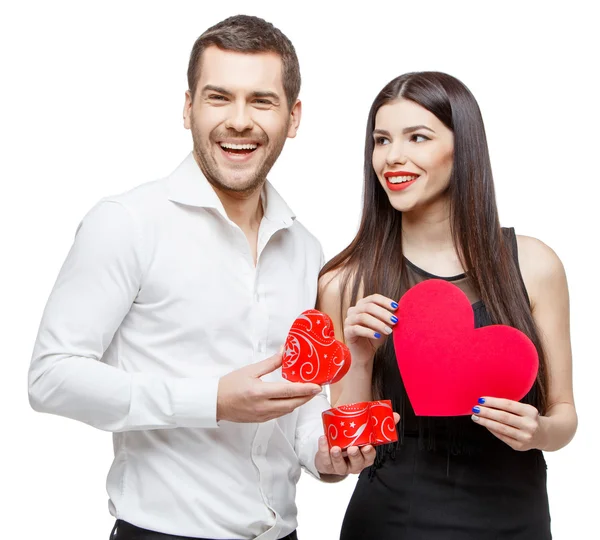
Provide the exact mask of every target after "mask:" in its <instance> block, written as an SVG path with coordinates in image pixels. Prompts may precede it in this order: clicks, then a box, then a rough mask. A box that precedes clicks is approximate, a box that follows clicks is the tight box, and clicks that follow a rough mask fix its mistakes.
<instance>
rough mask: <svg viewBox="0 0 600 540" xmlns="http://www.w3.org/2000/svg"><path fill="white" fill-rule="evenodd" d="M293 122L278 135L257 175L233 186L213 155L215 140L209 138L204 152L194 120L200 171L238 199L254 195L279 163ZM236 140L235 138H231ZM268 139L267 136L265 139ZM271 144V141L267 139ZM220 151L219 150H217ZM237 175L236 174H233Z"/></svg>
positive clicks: (196, 153)
mask: <svg viewBox="0 0 600 540" xmlns="http://www.w3.org/2000/svg"><path fill="white" fill-rule="evenodd" d="M290 123H291V120H290V121H289V122H287V125H286V126H285V128H284V129H282V131H281V133H280V134H279V135H277V137H276V139H274V141H275V146H274V147H273V148H272V149H271V151H270V152H269V154H268V155H267V156H266V159H264V161H263V162H262V163H261V164H260V165H259V168H258V170H257V171H256V173H255V174H254V175H253V176H252V177H251V178H250V179H249V180H247V181H246V182H244V183H243V184H240V185H232V184H231V183H229V182H227V178H224V177H223V174H222V173H221V171H220V170H219V167H218V165H217V162H216V159H215V158H214V153H213V144H214V143H213V140H212V137H210V136H209V138H208V148H206V151H205V152H203V151H202V144H201V136H200V134H199V130H198V129H197V127H196V125H195V123H194V120H193V118H192V122H191V132H192V140H193V143H194V155H195V157H196V161H197V162H198V165H199V166H200V170H201V171H202V173H203V174H204V176H205V177H206V179H207V180H208V182H209V183H210V184H211V185H212V186H213V187H214V188H216V189H218V190H220V191H222V192H225V193H229V194H231V195H233V196H237V197H240V196H242V197H248V196H250V195H252V194H253V193H256V191H257V190H259V189H261V188H262V187H263V185H264V183H265V180H266V178H267V174H269V171H270V170H271V168H272V167H273V165H274V164H275V162H276V161H277V158H278V157H279V155H280V154H281V151H282V150H283V147H284V145H285V140H286V138H287V132H288V129H289V126H290ZM231 138H235V137H231ZM263 138H265V139H267V137H266V135H265V136H264V137H263ZM267 141H268V142H269V141H270V140H269V139H267ZM264 146H266V144H265V145H261V148H264ZM217 151H218V150H217ZM233 175H235V172H234V173H233Z"/></svg>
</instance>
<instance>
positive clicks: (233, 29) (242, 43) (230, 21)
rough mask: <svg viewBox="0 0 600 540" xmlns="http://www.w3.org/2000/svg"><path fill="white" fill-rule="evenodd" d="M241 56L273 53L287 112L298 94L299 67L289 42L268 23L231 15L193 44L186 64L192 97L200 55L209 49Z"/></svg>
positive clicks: (194, 90) (198, 73) (199, 65)
mask: <svg viewBox="0 0 600 540" xmlns="http://www.w3.org/2000/svg"><path fill="white" fill-rule="evenodd" d="M213 45H214V46H216V47H219V49H223V50H226V51H238V52H244V53H260V52H274V53H276V54H278V55H279V56H280V57H281V61H282V64H283V73H282V79H283V80H282V83H283V89H284V91H285V96H286V98H287V103H288V109H290V110H291V108H292V106H293V105H294V103H295V102H296V99H298V94H299V93H300V65H299V63H298V57H297V56H296V50H295V49H294V46H293V45H292V42H291V41H290V40H289V39H288V38H287V37H286V36H285V35H284V34H283V32H281V30H279V29H277V28H275V26H273V25H272V24H271V23H269V22H267V21H265V20H264V19H261V18H259V17H253V16H250V15H235V16H233V17H228V18H227V19H225V20H223V21H221V22H219V23H217V24H215V25H214V26H211V27H210V28H209V29H208V30H206V31H205V32H204V33H203V34H202V35H201V36H200V37H199V38H198V39H197V40H196V42H195V43H194V46H193V48H192V52H191V54H190V63H189V65H188V72H187V77H188V86H189V90H190V93H191V96H192V100H193V99H194V97H195V93H196V85H197V84H198V79H199V78H200V69H201V64H202V62H201V60H202V53H203V52H204V50H205V49H207V48H208V47H210V46H213Z"/></svg>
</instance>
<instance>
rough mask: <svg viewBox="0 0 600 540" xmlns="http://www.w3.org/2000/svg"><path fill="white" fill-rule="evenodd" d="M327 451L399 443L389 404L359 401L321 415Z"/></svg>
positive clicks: (388, 402) (390, 404) (384, 401)
mask: <svg viewBox="0 0 600 540" xmlns="http://www.w3.org/2000/svg"><path fill="white" fill-rule="evenodd" d="M322 418H323V427H324V430H325V436H326V437H327V443H328V444H329V448H331V447H333V446H339V447H340V448H341V449H342V450H345V449H347V448H348V447H350V446H365V445H367V444H371V445H373V446H377V445H379V444H387V443H390V442H394V441H397V440H398V434H397V433H396V422H395V420H394V413H393V410H392V403H391V401H389V400H382V401H362V402H359V403H351V404H348V405H341V406H339V407H336V408H334V409H328V410H327V411H324V412H323V414H322Z"/></svg>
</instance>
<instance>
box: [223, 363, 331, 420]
mask: <svg viewBox="0 0 600 540" xmlns="http://www.w3.org/2000/svg"><path fill="white" fill-rule="evenodd" d="M280 366H281V353H278V354H275V355H273V356H271V357H270V358H267V359H266V360H263V361H262V362H257V363H256V364H252V365H249V366H245V367H243V368H241V369H237V370H235V371H232V372H231V373H228V374H227V375H225V376H224V377H221V379H220V380H219V389H218V393H217V421H218V420H228V421H229V422H266V421H267V420H272V419H273V418H279V417H280V416H284V415H286V414H289V413H291V412H292V411H293V410H294V409H295V408H297V407H300V405H304V404H305V403H306V402H307V401H310V400H311V399H312V398H313V397H315V395H317V394H318V393H319V392H320V391H321V387H320V386H319V385H317V384H312V383H292V382H287V381H282V382H276V383H275V382H263V381H261V380H260V377H262V376H263V375H266V374H267V373H271V372H272V371H275V370H276V369H277V368H279V367H280Z"/></svg>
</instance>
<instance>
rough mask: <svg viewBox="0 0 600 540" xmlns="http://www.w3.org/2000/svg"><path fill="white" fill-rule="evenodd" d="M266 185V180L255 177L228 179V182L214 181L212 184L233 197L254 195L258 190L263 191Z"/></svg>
mask: <svg viewBox="0 0 600 540" xmlns="http://www.w3.org/2000/svg"><path fill="white" fill-rule="evenodd" d="M264 183H265V179H264V178H263V179H260V178H257V177H255V176H252V177H250V178H248V177H246V176H245V177H240V178H228V179H227V180H223V179H218V180H215V179H213V181H212V182H211V184H212V185H213V186H214V187H216V188H217V189H219V190H220V191H223V192H225V193H229V194H231V195H234V194H235V195H252V194H253V193H255V192H256V191H257V190H259V189H261V188H262V186H263V185H264Z"/></svg>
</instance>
